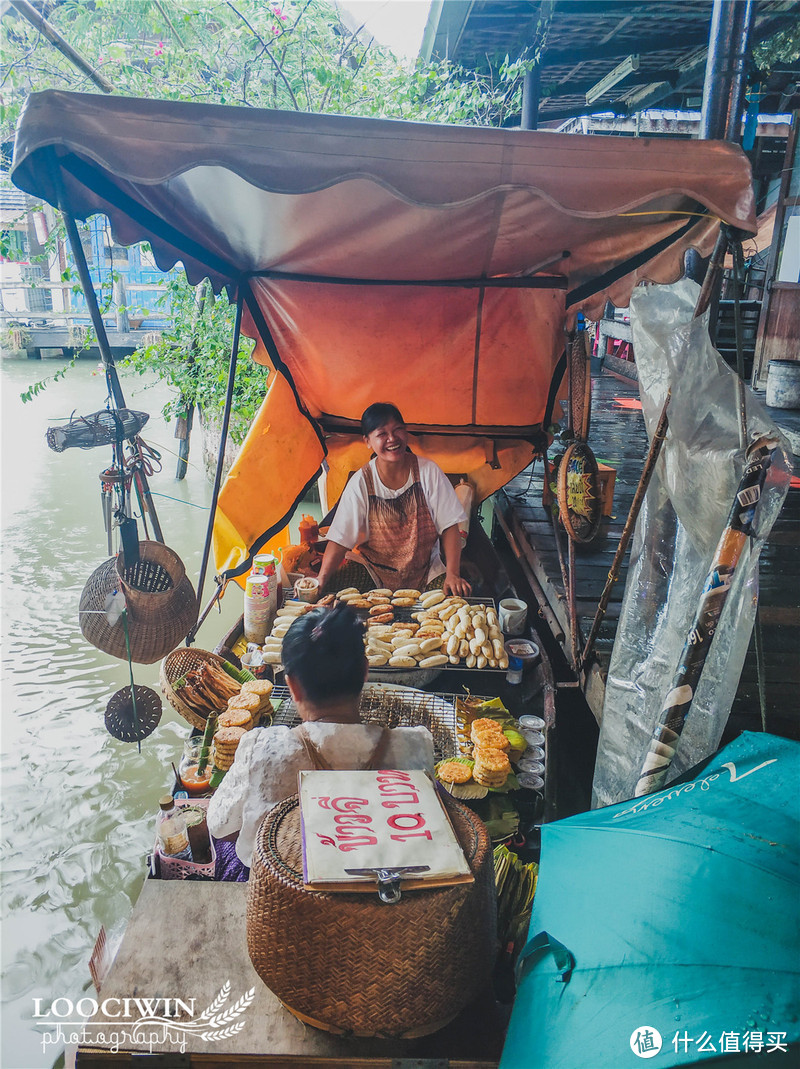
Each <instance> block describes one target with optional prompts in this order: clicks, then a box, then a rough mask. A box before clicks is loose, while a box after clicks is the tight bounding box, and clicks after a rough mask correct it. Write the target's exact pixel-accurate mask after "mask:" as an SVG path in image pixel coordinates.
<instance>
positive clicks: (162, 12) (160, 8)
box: [153, 0, 186, 52]
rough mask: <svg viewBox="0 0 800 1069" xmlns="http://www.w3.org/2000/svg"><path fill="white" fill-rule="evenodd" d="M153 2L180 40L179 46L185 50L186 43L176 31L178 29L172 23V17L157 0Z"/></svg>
mask: <svg viewBox="0 0 800 1069" xmlns="http://www.w3.org/2000/svg"><path fill="white" fill-rule="evenodd" d="M153 3H154V4H155V5H156V7H157V8H158V10H159V11H160V12H161V14H162V16H163V17H164V19H165V20H166V22H167V25H168V26H169V28H170V29H171V30H172V32H173V33H174V34H175V36H176V37H177V38H178V41H179V42H180V46H181V48H182V49H183V50H184V52H185V51H186V44H185V42H184V40H183V38H182V37H181V35H180V34H179V33H178V31H177V30H176V29H175V27H174V26H173V25H172V19H171V18H170V17H169V14H168V13H167V12H166V11H165V10H164V7H163V5H162V4H160V3H159V0H153Z"/></svg>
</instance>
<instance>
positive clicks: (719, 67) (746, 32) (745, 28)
mask: <svg viewBox="0 0 800 1069" xmlns="http://www.w3.org/2000/svg"><path fill="white" fill-rule="evenodd" d="M754 9H755V3H754V2H753V0H714V6H713V8H712V11H711V27H710V30H709V38H708V59H707V60H706V73H705V82H704V84H703V110H702V114H701V116H700V130H699V132H698V135H697V136H698V138H700V139H701V140H717V141H722V140H725V141H735V142H736V143H737V144H738V143H739V142H740V141H741V132H742V115H743V108H744V89H745V80H746V74H747V54H748V50H749V45H750V29H751V26H752V24H753V15H754Z"/></svg>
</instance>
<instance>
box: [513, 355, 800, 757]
mask: <svg viewBox="0 0 800 1069" xmlns="http://www.w3.org/2000/svg"><path fill="white" fill-rule="evenodd" d="M592 391H593V398H592V427H591V433H590V436H589V441H590V444H591V446H592V448H593V450H594V452H595V454H596V456H597V459H598V460H600V461H604V462H606V463H608V464H610V465H611V466H612V467H614V468H615V469H616V471H617V477H616V486H615V493H614V505H613V510H612V514H611V516H609V517H606V518H604V519H603V524H602V528H601V533H600V536H599V538H598V539H597V541H596V542H594V543H593V544H592V546H591V547H589V548H588V549H587V548H581V547H577V548H576V577H577V583H576V585H577V591H578V619H579V625H580V629H581V631H582V633H583V635H586V634H588V632H589V629H590V627H591V624H592V619H593V617H594V613H595V609H596V607H597V602H598V600H599V597H600V594H601V592H602V590H603V586H604V584H605V581H606V576H607V575H608V570H609V568H610V566H611V561H612V559H613V556H614V552H615V551H616V548H617V546H618V544H619V539H620V535H621V532H622V529H623V527H624V524H625V519H626V517H627V515H628V511H629V509H630V506H631V502H632V500H633V495H634V492H635V489H636V485H637V483H638V480H639V476H640V474H641V470H642V464H643V460H644V457H645V455H646V453H647V449H648V446H649V442H648V438H647V433H646V431H645V427H644V419H643V417H642V413H641V409H640V408H639V407H638V406H637V405H635V404H631V402H637V401H638V385H637V384H636V383H635V382H632V381H630V380H629V379H624V378H622V377H620V376H617V375H612V374H609V373H607V372H603V373H601V374H600V375H596V376H593V380H592ZM771 414H772V416H773V418H775V420H776V422H778V423H779V425H781V426H782V427H783V428H785V429H787V430H788V432H789V437H790V441H791V442H792V444H793V446H794V448H795V449H796V450H800V444H799V443H800V412H794V411H792V412H790V411H788V410H777V409H774V410H772V412H771ZM793 459H794V461H795V474H800V459H798V457H797V456H794V458H793ZM541 499H542V465H541V463H539V464H537V465H535V466H534V468H533V470H531V469H527V470H526V471H524V472H522V473H521V474H520V475H519V476H517V478H516V479H513V480H512V481H511V482H510V483H508V484H507V486H506V487H505V488H504V489H503V491H501V493H500V494H499V495H498V501H497V506H496V507H497V508H498V509H499V510H500V511H501V512H502V513H503V516H504V519H505V523H506V525H507V527H508V529H509V530H510V532H511V534H512V536H513V538H514V539H515V540H516V542H517V544H518V547H519V549H520V550H521V552H522V553H523V555H524V557H525V560H526V562H527V565H528V566H529V568H530V570H531V571H532V572H533V574H534V575H535V578H536V580H537V581H538V582H539V584H540V586H541V587H542V590H543V592H544V594H545V596H546V598H547V601H548V603H549V606H550V608H551V609H552V612H553V614H554V615H555V617H556V619H557V621H558V623H559V624H560V627H561V629H563V631H564V633H565V635H566V638H565V640H564V643H563V644H564V646H565V649H566V650H567V651H568V650H569V646H570V643H569V613H568V610H567V603H566V598H565V594H564V588H563V583H562V580H561V570H560V567H559V561H558V555H557V552H556V545H555V540H554V537H553V530H552V525H551V522H550V518H549V515H548V512H547V510H546V509H545V508H544V507H543V506H542V503H541ZM562 542H563V544H564V551H565V552H566V536H563V537H562ZM798 550H800V489H791V490H790V491H789V495H788V497H787V500H786V504H785V505H784V508H783V511H782V513H781V515H780V517H779V518H778V521H777V523H776V524H775V527H774V528H773V531H772V534H771V537H770V540H769V542H768V543H767V544H766V545H765V546H764V549H763V551H762V554H761V565H760V587H761V601H760V617H761V629H762V639H763V646H764V661H765V667H766V672H765V677H766V710H767V729H768V730H770V731H773V732H775V733H776V734H781V735H788V736H791V737H793V738H800V702H798V694H800V656H798V654H800V552H798ZM627 559H628V558H627V555H626V558H625V563H624V565H623V568H622V570H621V573H620V578H619V580H618V582H617V583H616V584H615V586H614V589H613V591H612V595H611V601H610V603H609V607H608V612H607V613H606V617H605V620H604V621H603V625H602V627H601V629H600V634H599V636H598V640H597V644H596V647H595V648H596V653H597V659H598V666H599V673H598V676H599V678H596V679H595V680H594V682H593V685H590V686H589V687H587V698H588V700H589V703H590V705H591V706H592V709H593V711H594V712H595V715H596V716H599V713H600V710H601V708H602V691H603V687H602V682H601V681H602V680H603V679H604V678H605V673H606V671H607V668H608V663H609V660H610V657H611V650H612V648H613V645H614V638H615V635H616V629H617V621H618V619H619V610H620V604H621V601H622V596H623V593H624V590H625V580H626V577H627ZM743 729H749V730H760V729H761V715H760V707H759V697H758V676H757V668H756V655H755V639H754V638H753V639H752V640H751V643H750V649H749V651H748V654H747V659H746V662H745V665H744V669H743V671H742V677H741V681H740V685H739V690H738V693H737V696H736V700H735V702H734V706H733V710H732V712H731V719H730V723H729V733H730V734H732V735H733V734H738V732H739V731H741V730H743Z"/></svg>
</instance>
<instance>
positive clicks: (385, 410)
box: [361, 401, 405, 438]
mask: <svg viewBox="0 0 800 1069" xmlns="http://www.w3.org/2000/svg"><path fill="white" fill-rule="evenodd" d="M390 419H394V420H397V422H398V423H403V424H404V423H405V420H404V419H403V417H402V415H401V414H400V409H399V408H398V407H397V405H390V404H386V403H385V402H384V401H376V403H375V404H374V405H370V406H369V408H365V409H364V411H363V412H362V414H361V433H362V434H363V435H364V437H365V438H368V437H369V436H370V435H371V434H372V432H373V431H376V430H377V429H378V427H382V426H383V425H384V424H385V423H388V422H389V420H390Z"/></svg>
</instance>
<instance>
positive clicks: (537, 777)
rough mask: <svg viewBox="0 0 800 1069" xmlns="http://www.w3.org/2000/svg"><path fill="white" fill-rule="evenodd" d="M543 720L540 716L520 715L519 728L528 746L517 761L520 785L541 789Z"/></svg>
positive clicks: (542, 777)
mask: <svg viewBox="0 0 800 1069" xmlns="http://www.w3.org/2000/svg"><path fill="white" fill-rule="evenodd" d="M544 728H545V723H544V720H542V718H541V717H540V716H521V717H520V718H519V730H520V733H521V734H522V736H523V738H524V739H525V741H526V742H527V744H528V748H527V750H526V751H525V753H524V754H523V755H522V757H521V758H520V759H519V761H517V768H518V769H519V775H518V776H517V779H518V781H519V785H520V787H527V788H528V789H530V790H535V791H541V790H542V789H543V788H544V764H545V758H544Z"/></svg>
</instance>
